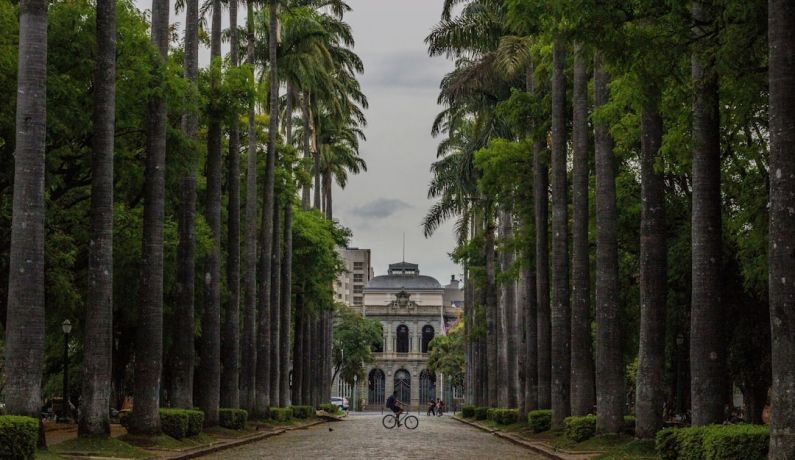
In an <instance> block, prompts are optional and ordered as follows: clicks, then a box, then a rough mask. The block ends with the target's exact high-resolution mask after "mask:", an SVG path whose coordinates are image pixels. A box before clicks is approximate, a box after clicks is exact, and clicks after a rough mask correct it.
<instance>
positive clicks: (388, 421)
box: [381, 412, 420, 430]
mask: <svg viewBox="0 0 795 460" xmlns="http://www.w3.org/2000/svg"><path fill="white" fill-rule="evenodd" d="M398 417H400V422H401V425H402V426H405V427H406V428H408V429H409V430H413V429H415V428H417V426H418V425H419V424H420V421H419V419H418V418H417V417H415V416H413V415H411V414H409V413H408V412H401V413H400V416H396V415H395V414H386V415H385V416H384V419H383V420H381V423H382V424H383V425H384V428H386V429H388V430H391V429H392V428H394V427H396V426H397V424H398Z"/></svg>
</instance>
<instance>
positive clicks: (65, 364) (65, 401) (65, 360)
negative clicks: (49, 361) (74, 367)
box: [61, 319, 72, 422]
mask: <svg viewBox="0 0 795 460" xmlns="http://www.w3.org/2000/svg"><path fill="white" fill-rule="evenodd" d="M61 329H62V330H63V414H61V417H62V418H63V421H65V422H68V421H69V333H70V332H72V322H71V321H69V320H68V319H67V320H64V322H63V323H62V324H61Z"/></svg>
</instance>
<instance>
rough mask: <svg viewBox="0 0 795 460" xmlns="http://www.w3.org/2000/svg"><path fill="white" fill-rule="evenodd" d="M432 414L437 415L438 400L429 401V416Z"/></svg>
mask: <svg viewBox="0 0 795 460" xmlns="http://www.w3.org/2000/svg"><path fill="white" fill-rule="evenodd" d="M431 414H433V415H436V402H435V401H434V400H433V399H431V400H430V401H428V417H430V416H431Z"/></svg>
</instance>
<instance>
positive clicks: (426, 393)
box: [420, 369, 436, 404]
mask: <svg viewBox="0 0 795 460" xmlns="http://www.w3.org/2000/svg"><path fill="white" fill-rule="evenodd" d="M431 399H436V374H435V373H434V372H432V371H429V370H428V369H425V370H424V371H422V372H420V403H421V404H426V403H428V401H430V400H431Z"/></svg>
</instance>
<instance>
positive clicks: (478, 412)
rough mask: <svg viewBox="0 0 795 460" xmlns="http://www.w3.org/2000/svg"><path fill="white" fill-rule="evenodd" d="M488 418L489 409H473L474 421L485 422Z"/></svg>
mask: <svg viewBox="0 0 795 460" xmlns="http://www.w3.org/2000/svg"><path fill="white" fill-rule="evenodd" d="M488 416H489V408H488V407H476V408H475V420H486V418H487V417H488Z"/></svg>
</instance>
